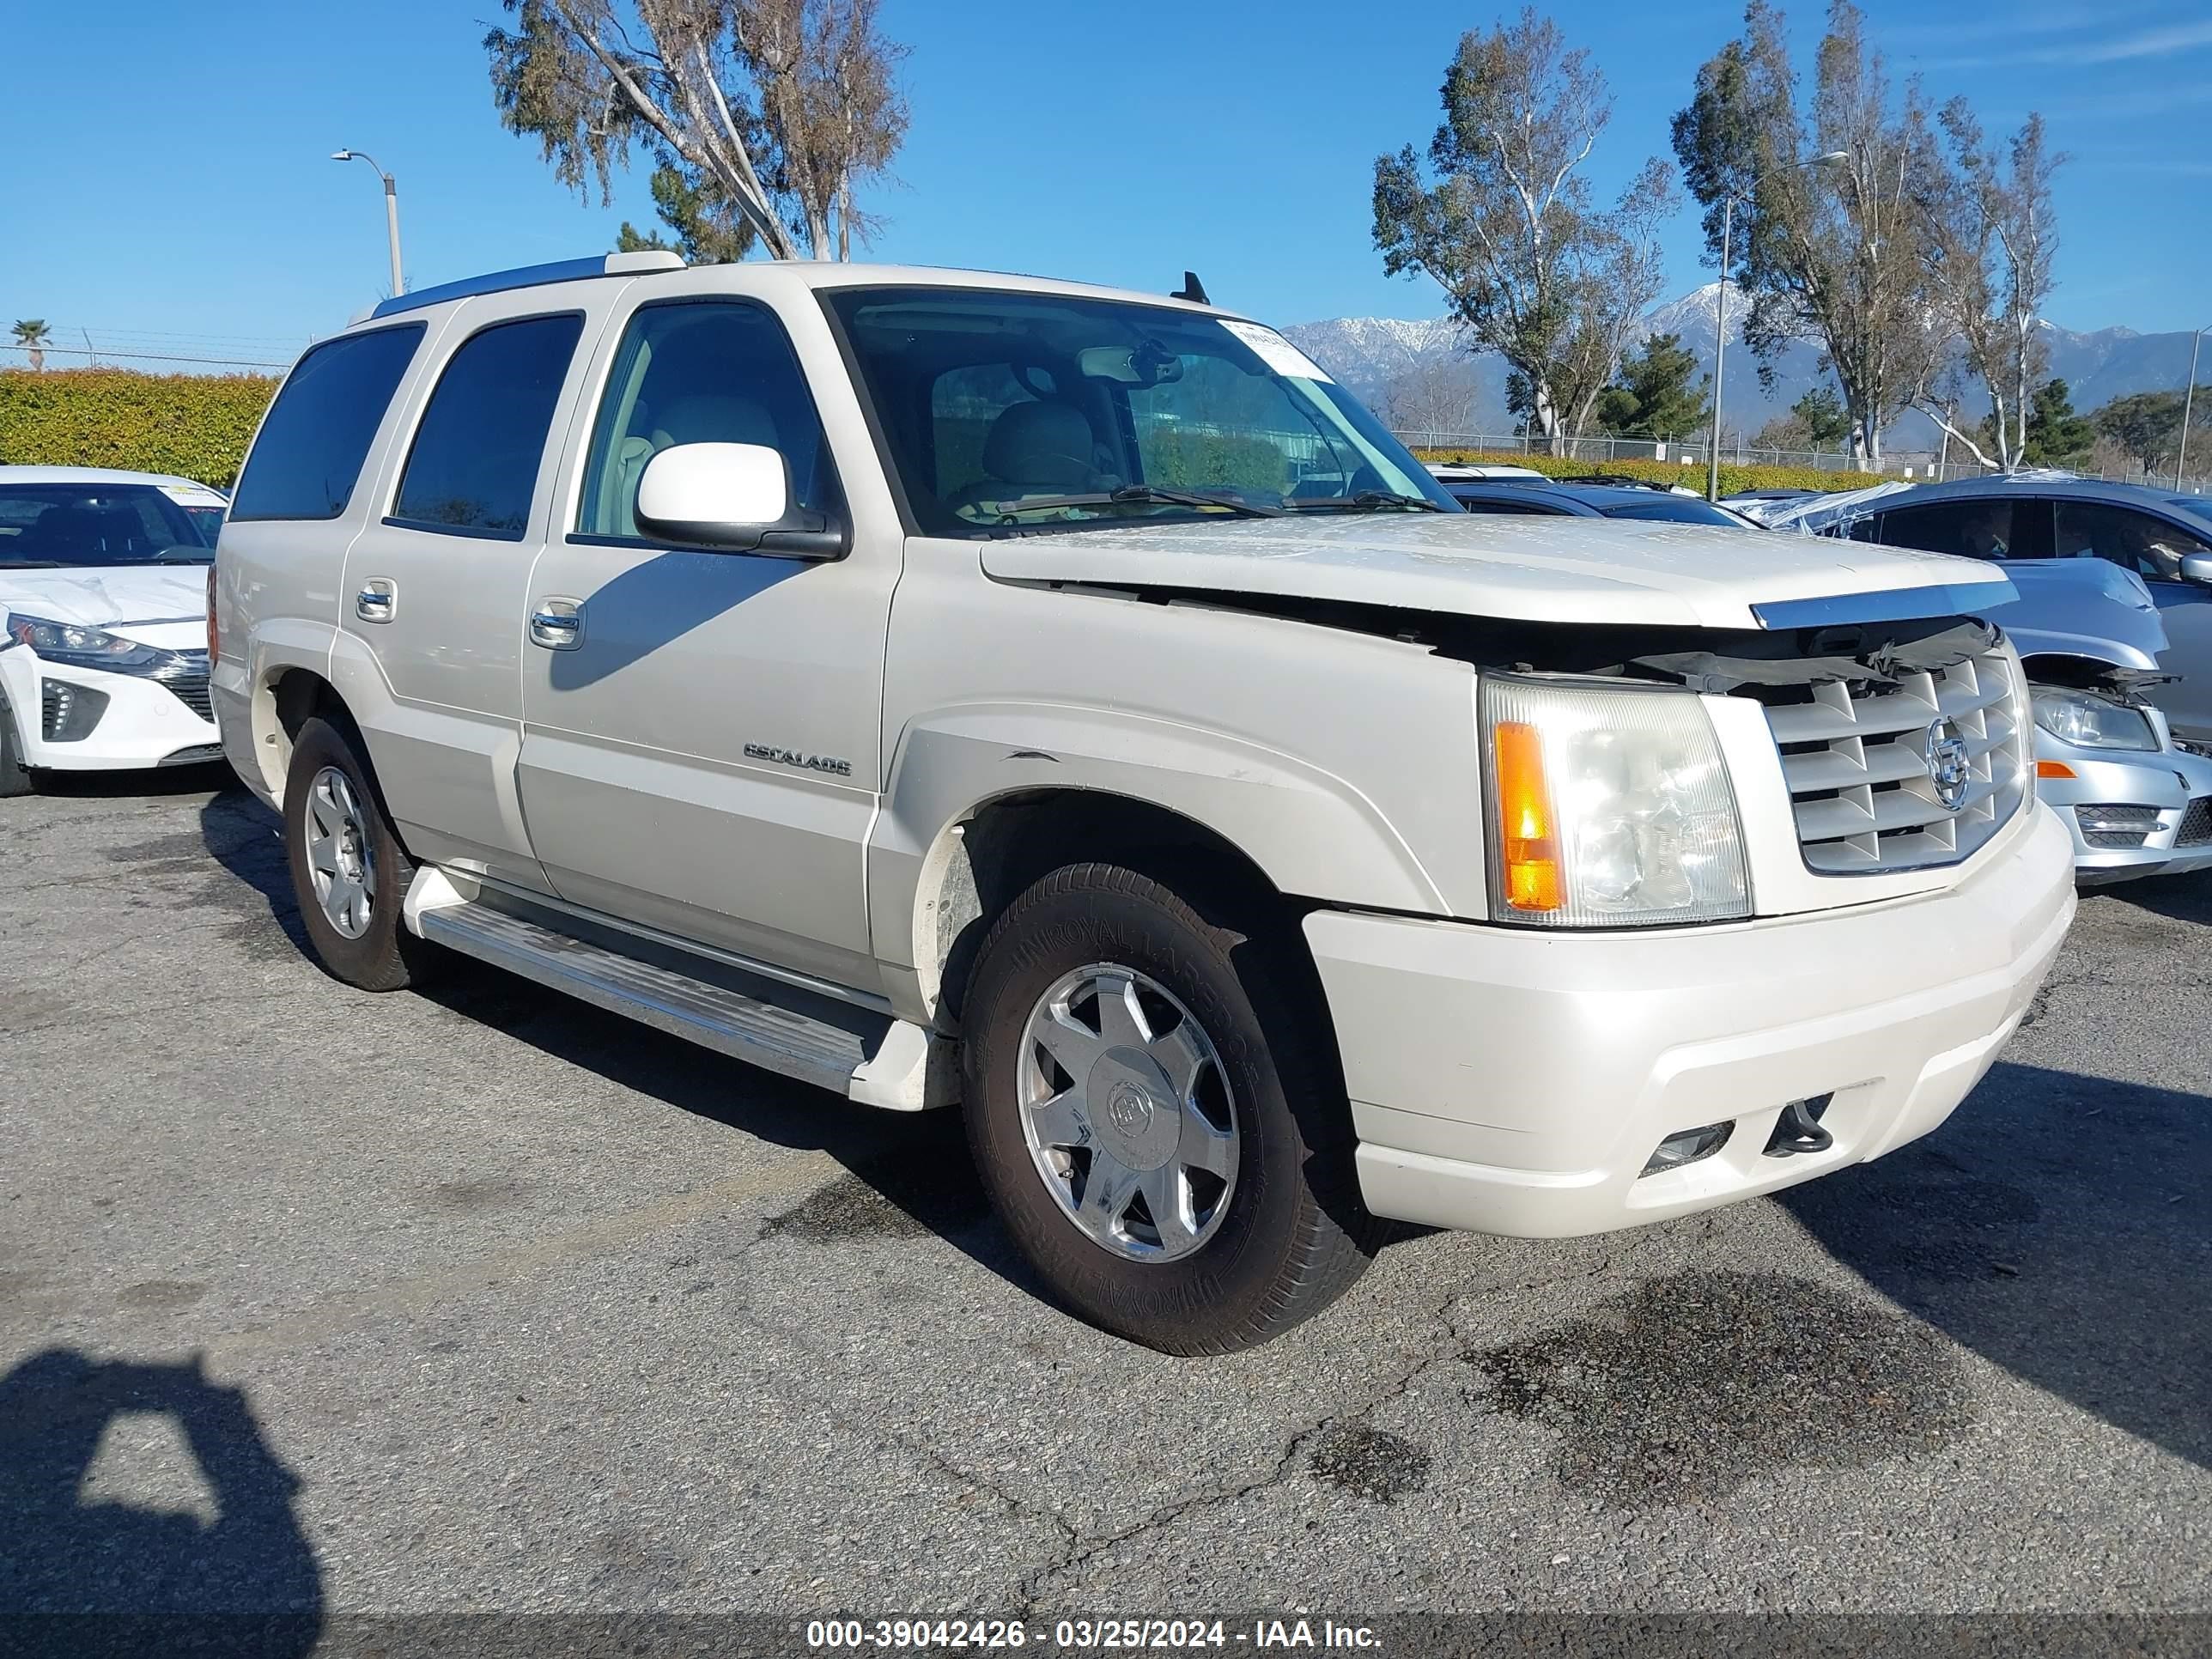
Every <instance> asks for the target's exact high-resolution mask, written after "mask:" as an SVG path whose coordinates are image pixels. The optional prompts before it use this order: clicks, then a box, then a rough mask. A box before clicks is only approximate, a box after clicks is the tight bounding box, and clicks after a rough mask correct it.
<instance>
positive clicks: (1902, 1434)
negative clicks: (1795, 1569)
mask: <svg viewBox="0 0 2212 1659" xmlns="http://www.w3.org/2000/svg"><path fill="white" fill-rule="evenodd" d="M1464 1357H1465V1358H1466V1359H1467V1361H1468V1364H1471V1365H1473V1366H1474V1368H1475V1369H1476V1370H1478V1371H1479V1372H1480V1374H1481V1375H1482V1376H1483V1377H1484V1378H1485V1379H1486V1382H1487V1383H1488V1394H1487V1400H1488V1403H1489V1404H1490V1405H1491V1406H1492V1407H1493V1408H1494V1409H1496V1410H1498V1411H1499V1412H1502V1413H1505V1414H1507V1415H1509V1416H1511V1417H1516V1418H1520V1419H1524V1420H1528V1421H1533V1422H1536V1423H1541V1424H1543V1425H1546V1426H1547V1427H1549V1428H1551V1429H1553V1430H1554V1431H1557V1433H1558V1435H1559V1444H1558V1448H1557V1450H1556V1453H1555V1455H1554V1459H1553V1468H1554V1470H1555V1472H1556V1473H1557V1474H1558V1476H1559V1480H1560V1483H1561V1484H1562V1485H1563V1486H1566V1487H1568V1488H1569V1489H1570V1490H1572V1491H1576V1492H1582V1493H1584V1494H1587V1495H1589V1496H1590V1497H1593V1498H1596V1499H1598V1500H1599V1501H1600V1502H1601V1503H1603V1504H1607V1506H1609V1507H1612V1508H1614V1509H1624V1510H1641V1509H1650V1508H1656V1507H1659V1506H1662V1505H1667V1504H1693V1503H1700V1502H1705V1501H1708V1500H1711V1499H1714V1498H1720V1497H1722V1496H1724V1495H1725V1494H1726V1493H1728V1492H1731V1491H1733V1490H1734V1489H1735V1488H1736V1487H1738V1486H1742V1485H1744V1484H1746V1483H1747V1482H1751V1481H1754V1480H1760V1479H1763V1478H1765V1477H1767V1476H1769V1475H1771V1474H1774V1473H1776V1472H1777V1471H1779V1470H1782V1469H1785V1468H1791V1467H1796V1468H1828V1469H1833V1468H1857V1467H1861V1466H1863V1465H1866V1464H1870V1463H1875V1462H1883V1461H1887V1460H1889V1459H1893V1458H1899V1457H1905V1456H1910V1455H1913V1454H1915V1453H1919V1452H1927V1451H1932V1450H1935V1449H1938V1448H1940V1447H1942V1446H1943V1445H1945V1444H1948V1443H1950V1442H1951V1441H1954V1440H1955V1439H1957V1438H1958V1437H1960V1435H1962V1434H1963V1433H1964V1432H1965V1431H1966V1427H1967V1424H1968V1416H1967V1412H1966V1405H1965V1401H1966V1397H1967V1396H1966V1386H1965V1383H1964V1380H1963V1379H1962V1377H1961V1376H1960V1374H1959V1370H1958V1362H1957V1360H1956V1359H1955V1358H1954V1357H1953V1356H1952V1355H1951V1354H1950V1353H1949V1352H1948V1351H1947V1350H1946V1349H1945V1347H1944V1346H1943V1344H1942V1340H1940V1339H1939V1338H1938V1337H1936V1335H1935V1334H1933V1333H1932V1332H1930V1331H1929V1329H1928V1328H1926V1327H1925V1326H1923V1325H1921V1324H1920V1323H1918V1322H1917V1321H1915V1320H1913V1319H1911V1318H1910V1317H1909V1316H1905V1315H1903V1314H1900V1313H1899V1312H1897V1311H1895V1310H1893V1309H1890V1308H1886V1307H1883V1306H1881V1305H1879V1304H1871V1303H1868V1302H1863V1301H1859V1300H1856V1299H1853V1298H1851V1297H1845V1296H1843V1295H1841V1294H1839V1293H1838V1292H1837V1291H1832V1290H1830V1289H1828V1288H1827V1287H1826V1286H1825V1285H1818V1284H1815V1283H1814V1282H1812V1281H1811V1280H1808V1279H1795V1278H1790V1277H1788V1276H1786V1275H1784V1274H1780V1273H1716V1272H1705V1271H1698V1272H1689V1273H1674V1274H1670V1275H1668V1276H1666V1277H1664V1278H1658V1279H1646V1280H1644V1281H1643V1282H1642V1283H1641V1284H1639V1285H1637V1286H1636V1287H1635V1288H1634V1289H1632V1290H1631V1291H1626V1293H1624V1294H1623V1295H1621V1296H1619V1297H1614V1298H1613V1299H1612V1300H1611V1301H1609V1302H1606V1303H1603V1304H1600V1305H1599V1306H1598V1307H1597V1308H1595V1310H1592V1312H1591V1314H1590V1316H1589V1317H1587V1318H1584V1319H1581V1320H1578V1321H1577V1322H1575V1323H1573V1324H1571V1325H1569V1326H1566V1327H1565V1328H1561V1329H1559V1330H1556V1331H1553V1332H1551V1333H1548V1334H1546V1335H1544V1336H1541V1337H1539V1338H1536V1339H1535V1340H1533V1341H1528V1342H1523V1343H1517V1344H1512V1345H1510V1346H1503V1347H1497V1348H1492V1349H1487V1350H1484V1351H1480V1352H1473V1353H1469V1354H1468V1355H1466V1356H1464Z"/></svg>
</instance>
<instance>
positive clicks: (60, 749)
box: [0, 646, 222, 772]
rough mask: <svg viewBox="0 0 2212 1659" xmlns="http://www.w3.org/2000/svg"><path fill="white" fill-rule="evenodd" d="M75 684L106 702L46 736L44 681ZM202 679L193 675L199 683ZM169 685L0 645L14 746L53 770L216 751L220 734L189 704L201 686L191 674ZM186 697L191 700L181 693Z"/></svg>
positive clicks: (134, 764) (146, 763)
mask: <svg viewBox="0 0 2212 1659" xmlns="http://www.w3.org/2000/svg"><path fill="white" fill-rule="evenodd" d="M49 683H52V684H55V685H57V686H66V687H69V688H70V689H71V690H73V691H76V692H79V693H82V692H86V691H90V692H96V693H98V694H99V695H100V696H102V697H105V698H106V700H107V702H106V708H104V709H102V710H101V711H100V718H99V720H98V721H97V722H96V723H95V724H94V726H93V727H92V729H91V730H90V731H89V732H86V733H85V734H84V735H83V736H82V737H80V738H75V739H73V740H70V741H64V742H49V741H48V740H47V738H46V732H45V720H44V706H45V705H44V690H45V687H46V684H49ZM204 684H205V681H204V679H202V680H199V681H198V682H197V686H198V687H204ZM180 690H181V692H182V695H180V691H179V690H173V689H172V686H171V684H170V683H168V682H165V681H162V680H157V679H150V678H145V677H143V676H141V675H135V674H110V673H105V672H103V671H100V670H99V669H96V668H76V667H68V668H64V667H61V666H58V665H55V664H52V663H48V662H45V661H42V660H41V659H39V658H38V657H36V656H34V655H33V654H32V653H31V651H30V650H29V649H28V648H27V647H23V646H15V647H10V648H9V649H8V650H6V651H0V694H4V695H5V696H6V697H7V700H8V708H9V713H10V714H11V715H12V717H13V719H14V720H15V738H16V743H17V744H18V748H17V753H18V754H20V755H21V757H22V761H23V764H24V765H26V766H28V767H33V768H39V769H47V770H52V771H57V772H113V771H137V770H140V769H145V768H148V767H155V766H171V765H185V764H189V763H193V762H196V761H210V760H217V759H220V758H221V757H222V746H221V745H222V737H221V734H220V733H218V732H216V726H215V722H214V721H213V720H209V719H205V718H204V717H203V716H202V715H201V714H199V712H198V709H197V708H196V707H195V706H194V702H201V704H202V706H204V701H203V700H204V696H205V693H204V690H197V688H196V686H195V684H194V683H193V682H192V681H191V680H185V681H183V682H181V683H180ZM188 697H191V698H192V699H193V701H187V698H188Z"/></svg>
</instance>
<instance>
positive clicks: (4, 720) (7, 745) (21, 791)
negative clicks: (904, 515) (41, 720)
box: [0, 697, 37, 799]
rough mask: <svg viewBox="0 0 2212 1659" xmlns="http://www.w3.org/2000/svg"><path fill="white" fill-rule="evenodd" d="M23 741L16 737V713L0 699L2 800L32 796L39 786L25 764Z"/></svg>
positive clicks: (0, 778)
mask: <svg viewBox="0 0 2212 1659" xmlns="http://www.w3.org/2000/svg"><path fill="white" fill-rule="evenodd" d="M21 744H22V739H21V738H18V737H17V736H16V735H15V710H14V709H13V708H10V707H9V703H8V699H7V698H5V697H0V799H6V798H7V797H9V796H10V795H27V794H30V793H32V792H33V790H34V789H35V788H36V787H37V785H36V784H35V783H33V781H32V778H31V769H30V768H29V767H27V766H26V765H24V764H23V750H22V747H21Z"/></svg>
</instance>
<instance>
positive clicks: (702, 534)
mask: <svg viewBox="0 0 2212 1659" xmlns="http://www.w3.org/2000/svg"><path fill="white" fill-rule="evenodd" d="M635 516H636V519H637V527H638V530H639V532H640V533H641V534H642V535H645V536H648V537H651V538H653V539H654V540H656V541H667V542H680V543H684V544H687V545H690V546H692V547H710V548H714V549H716V550H720V551H722V552H728V553H744V552H750V551H752V550H756V549H757V550H760V551H762V552H769V553H784V554H795V555H798V556H801V557H806V558H831V559H834V558H836V557H838V556H841V555H842V553H843V552H844V551H845V535H844V532H843V530H842V527H841V526H836V525H835V524H833V523H832V522H831V521H830V520H829V519H828V518H826V517H825V516H823V514H821V513H808V512H804V511H798V512H794V511H793V508H792V504H791V471H790V468H789V467H787V465H785V464H784V459H783V456H782V455H781V453H779V452H777V451H775V450H773V449H770V448H769V447H767V446H766V445H764V444H678V445H676V446H675V447H672V448H669V449H664V450H662V451H661V452H660V453H659V454H657V455H655V456H654V457H653V459H651V460H649V461H647V463H646V465H645V474H644V476H643V477H641V478H640V479H639V480H638V481H637V507H636V512H635Z"/></svg>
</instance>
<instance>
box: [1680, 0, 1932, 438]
mask: <svg viewBox="0 0 2212 1659" xmlns="http://www.w3.org/2000/svg"><path fill="white" fill-rule="evenodd" d="M1796 88H1797V82H1796V75H1795V73H1794V72H1793V71H1792V70H1791V69H1790V58H1789V48H1788V44H1787V41H1786V40H1785V39H1784V31H1783V16H1782V14H1781V13H1780V12H1778V11H1777V10H1775V9H1773V8H1772V7H1771V6H1769V5H1767V4H1766V3H1765V0H1751V4H1750V6H1749V7H1748V8H1747V9H1746V11H1745V13H1744V33H1743V36H1742V38H1741V40H1732V41H1730V42H1729V44H1728V45H1727V46H1724V47H1723V48H1722V49H1721V51H1720V52H1719V53H1718V54H1717V55H1716V56H1715V57H1713V58H1711V59H1709V60H1708V61H1707V62H1706V63H1705V64H1704V65H1703V66H1702V67H1701V68H1700V69H1699V71H1698V82H1697V92H1696V95H1695V96H1694V97H1693V98H1692V100H1691V103H1690V105H1689V106H1688V107H1687V108H1686V109H1684V110H1682V111H1681V112H1679V113H1678V114H1676V116H1675V117H1674V153H1675V155H1676V157H1677V158H1678V159H1679V160H1680V162H1681V164H1682V173H1683V176H1684V177H1685V179H1687V180H1688V183H1689V186H1690V190H1691V192H1692V194H1693V195H1695V196H1696V197H1697V198H1698V199H1699V201H1701V202H1703V203H1704V204H1705V208H1706V212H1705V240H1706V246H1707V247H1708V248H1709V249H1710V250H1711V252H1713V253H1714V254H1715V256H1716V257H1717V255H1718V253H1719V251H1720V242H1721V231H1722V222H1723V203H1724V202H1726V201H1728V200H1729V199H1730V198H1733V199H1734V201H1735V216H1734V218H1735V227H1736V229H1737V232H1738V234H1740V236H1741V247H1742V258H1741V264H1740V265H1739V267H1738V281H1739V282H1740V283H1741V286H1742V287H1743V288H1744V289H1746V290H1747V292H1748V293H1749V294H1750V295H1751V296H1752V299H1751V310H1750V314H1749V316H1748V317H1747V319H1746V320H1745V324H1744V337H1745V339H1746V341H1747V343H1749V345H1750V346H1751V349H1752V350H1753V354H1754V355H1755V356H1757V357H1758V358H1759V364H1760V374H1761V375H1762V377H1763V378H1767V377H1771V370H1772V366H1773V363H1774V360H1775V359H1776V357H1777V356H1778V355H1779V354H1780V352H1781V350H1782V349H1783V348H1784V346H1785V345H1786V344H1788V343H1789V342H1790V341H1791V340H1795V339H1810V340H1813V341H1816V342H1817V343H1819V344H1820V348H1821V350H1822V354H1823V363H1822V367H1823V368H1826V369H1827V370H1829V371H1831V372H1832V373H1833V374H1834V375H1835V377H1836V383H1837V385H1838V387H1840V388H1841V390H1842V392H1843V396H1844V407H1845V408H1846V409H1848V410H1850V415H1851V422H1852V428H1853V429H1852V436H1851V450H1852V453H1853V454H1854V455H1856V456H1857V457H1858V458H1859V459H1862V460H1866V461H1875V460H1879V459H1881V428H1882V427H1883V426H1884V425H1885V424H1886V423H1887V422H1888V421H1889V420H1890V418H1891V417H1892V416H1894V415H1895V414H1897V413H1898V411H1899V410H1901V409H1902V408H1904V407H1905V404H1906V403H1907V402H1908V401H1909V399H1910V398H1911V395H1912V393H1913V392H1915V391H1916V390H1917V388H1918V387H1919V386H1921V385H1922V384H1923V382H1924V381H1925V380H1926V379H1927V378H1928V372H1929V371H1928V366H1927V356H1928V353H1929V350H1930V349H1932V344H1933V343H1932V342H1931V340H1930V338H1929V331H1928V329H1927V327H1926V308H1925V303H1924V283H1923V270H1922V263H1921V260H1920V258H1919V252H1918V243H1917V233H1918V231H1919V229H1920V228H1921V226H1920V222H1919V221H1920V215H1919V210H1918V208H1917V202H1916V198H1915V197H1914V195H1913V191H1914V188H1915V181H1916V179H1920V178H1923V177H1924V176H1925V174H1926V173H1927V171H1928V169H1929V167H1930V166H1931V165H1932V164H1933V161H1934V159H1935V156H1934V149H1935V146H1934V141H1933V137H1932V134H1931V131H1930V129H1929V120H1928V112H1927V108H1926V105H1925V101H1924V100H1923V98H1922V96H1921V94H1920V89H1919V87H1918V84H1917V82H1911V83H1908V84H1907V86H1906V87H1905V90H1904V92H1903V94H1902V95H1901V96H1893V94H1892V90H1891V88H1890V85H1889V80H1888V76H1887V70H1885V68H1884V65H1883V63H1882V59H1881V55H1880V54H1879V53H1877V52H1872V51H1871V50H1869V47H1868V46H1867V43H1866V38H1865V30H1864V26H1863V18H1862V17H1861V15H1860V14H1859V11H1858V9H1857V7H1856V6H1854V5H1852V4H1851V3H1850V0H1833V3H1832V4H1831V6H1830V8H1829V10H1828V32H1827V33H1826V36H1825V37H1824V38H1823V39H1822V40H1821V41H1820V48H1819V52H1818V53H1817V55H1816V57H1815V59H1814V75H1813V96H1812V100H1811V105H1810V107H1809V108H1808V109H1807V110H1805V111H1804V112H1800V110H1799V108H1798V106H1797V96H1796ZM1838 152H1840V154H1841V155H1843V157H1844V161H1843V162H1842V163H1841V164H1840V165H1838V166H1837V167H1808V166H1806V165H1805V164H1804V163H1805V161H1806V160H1807V159H1808V158H1809V157H1812V156H1818V155H1830V154H1835V153H1838Z"/></svg>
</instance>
